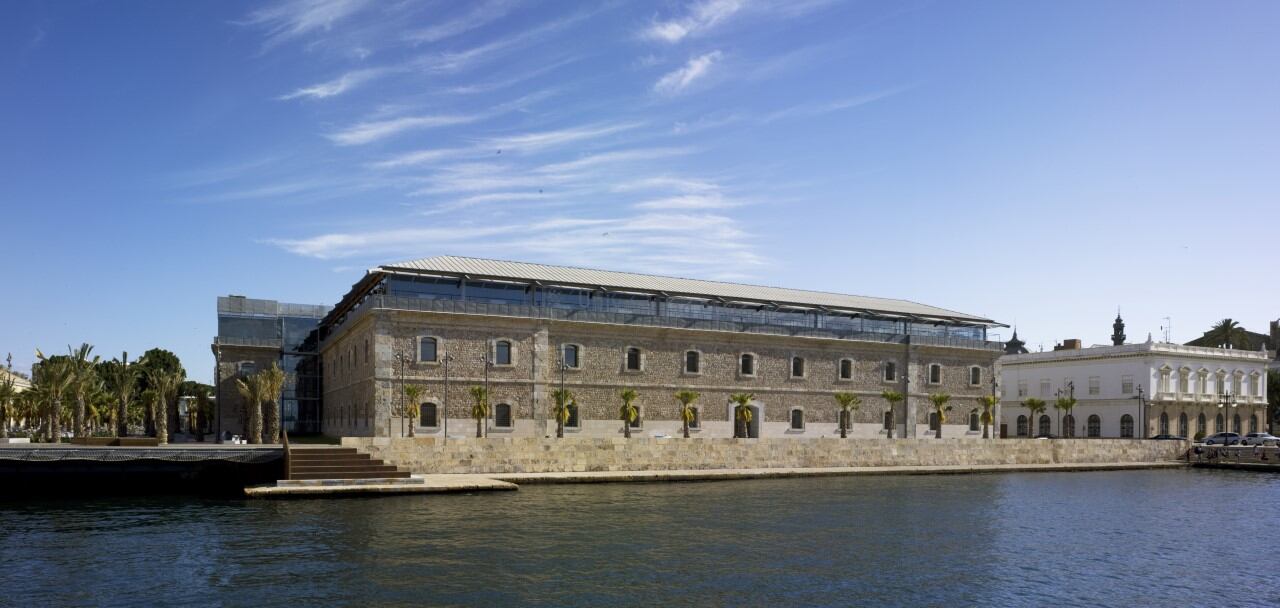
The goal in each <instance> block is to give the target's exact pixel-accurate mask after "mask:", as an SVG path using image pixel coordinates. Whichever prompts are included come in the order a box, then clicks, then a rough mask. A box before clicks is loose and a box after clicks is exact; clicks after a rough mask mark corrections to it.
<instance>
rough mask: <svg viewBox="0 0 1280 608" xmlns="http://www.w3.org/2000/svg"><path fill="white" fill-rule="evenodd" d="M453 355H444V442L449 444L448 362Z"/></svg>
mask: <svg viewBox="0 0 1280 608" xmlns="http://www.w3.org/2000/svg"><path fill="white" fill-rule="evenodd" d="M452 360H453V355H450V354H449V353H445V354H444V442H445V443H449V362H450V361H452Z"/></svg>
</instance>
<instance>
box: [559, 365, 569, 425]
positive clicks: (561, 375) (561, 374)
mask: <svg viewBox="0 0 1280 608" xmlns="http://www.w3.org/2000/svg"><path fill="white" fill-rule="evenodd" d="M567 367H569V364H568V362H567V361H565V360H564V344H561V345H560V398H561V399H564V370H565V369H566V368H567ZM564 405H565V407H568V405H569V404H568V403H565V404H564ZM556 416H557V417H558V416H560V414H559V413H557V414H556ZM559 425H560V422H559V418H557V420H556V426H557V428H558V427H559Z"/></svg>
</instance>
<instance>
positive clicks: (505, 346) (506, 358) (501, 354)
mask: <svg viewBox="0 0 1280 608" xmlns="http://www.w3.org/2000/svg"><path fill="white" fill-rule="evenodd" d="M493 355H494V357H493V362H494V364H495V365H511V343H510V342H507V341H506V340H498V342H497V343H496V344H494V347H493Z"/></svg>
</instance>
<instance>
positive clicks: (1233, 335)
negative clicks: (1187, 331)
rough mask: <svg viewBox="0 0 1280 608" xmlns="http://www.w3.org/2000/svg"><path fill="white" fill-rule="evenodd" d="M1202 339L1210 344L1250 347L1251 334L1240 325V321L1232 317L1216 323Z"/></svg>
mask: <svg viewBox="0 0 1280 608" xmlns="http://www.w3.org/2000/svg"><path fill="white" fill-rule="evenodd" d="M1201 340H1205V341H1207V342H1208V343H1209V344H1208V345H1209V346H1227V347H1228V348H1231V347H1235V348H1249V334H1248V333H1246V332H1245V330H1244V328H1243V327H1240V323H1238V322H1236V321H1234V320H1232V319H1230V318H1227V319H1223V320H1221V321H1218V322H1217V323H1214V324H1213V327H1211V328H1209V331H1208V332H1207V333H1205V336H1204V337H1203V338H1201Z"/></svg>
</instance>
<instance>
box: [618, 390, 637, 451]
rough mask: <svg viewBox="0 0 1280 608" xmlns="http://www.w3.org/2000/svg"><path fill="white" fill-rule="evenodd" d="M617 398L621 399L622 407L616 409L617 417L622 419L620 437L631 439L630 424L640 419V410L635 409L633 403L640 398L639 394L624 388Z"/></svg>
mask: <svg viewBox="0 0 1280 608" xmlns="http://www.w3.org/2000/svg"><path fill="white" fill-rule="evenodd" d="M618 398H619V399H622V407H620V408H618V417H619V418H621V419H622V436H623V437H624V438H627V439H631V423H633V422H635V421H636V418H639V417H640V410H639V408H637V407H636V404H635V401H636V399H639V398H640V393H637V392H636V389H633V388H624V389H622V392H621V393H618Z"/></svg>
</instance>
